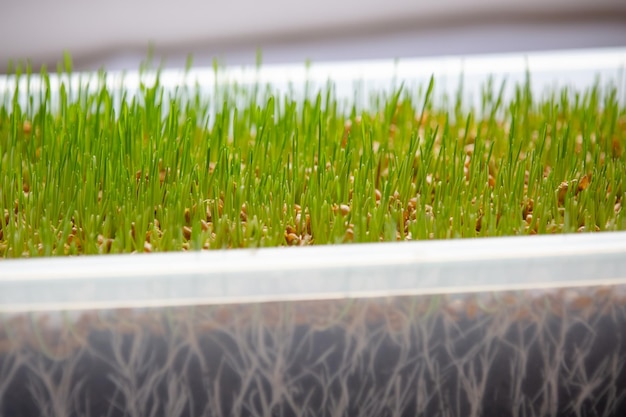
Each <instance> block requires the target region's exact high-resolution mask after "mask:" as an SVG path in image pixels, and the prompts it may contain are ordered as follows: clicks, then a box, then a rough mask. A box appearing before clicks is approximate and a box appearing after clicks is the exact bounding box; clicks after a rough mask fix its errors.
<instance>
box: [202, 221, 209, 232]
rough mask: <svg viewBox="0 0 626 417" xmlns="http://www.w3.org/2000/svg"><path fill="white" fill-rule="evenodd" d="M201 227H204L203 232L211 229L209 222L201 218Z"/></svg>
mask: <svg viewBox="0 0 626 417" xmlns="http://www.w3.org/2000/svg"><path fill="white" fill-rule="evenodd" d="M200 227H201V228H202V231H203V232H206V231H207V230H209V223H208V222H206V221H204V220H200Z"/></svg>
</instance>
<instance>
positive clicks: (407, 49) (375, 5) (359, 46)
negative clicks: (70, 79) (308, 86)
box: [0, 0, 626, 72]
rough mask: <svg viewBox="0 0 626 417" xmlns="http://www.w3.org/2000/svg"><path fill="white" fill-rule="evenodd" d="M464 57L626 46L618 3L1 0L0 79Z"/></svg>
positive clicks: (625, 15) (624, 12) (624, 1)
mask: <svg viewBox="0 0 626 417" xmlns="http://www.w3.org/2000/svg"><path fill="white" fill-rule="evenodd" d="M150 44H152V45H153V47H154V52H155V55H156V57H157V59H159V58H165V59H166V62H165V63H166V65H167V66H183V65H184V63H185V60H186V56H187V55H188V54H189V53H193V55H194V57H195V59H194V65H210V64H211V62H212V60H213V58H214V57H217V58H219V59H220V60H221V61H222V62H224V63H226V64H250V63H253V62H254V61H255V53H256V50H257V48H261V50H262V51H263V61H264V62H265V63H282V62H304V61H305V60H306V59H310V60H312V61H314V62H319V61H336V60H342V61H343V60H350V59H370V58H402V57H417V56H437V55H460V54H462V55H465V54H475V53H491V52H518V51H537V50H555V49H568V48H594V47H612V46H626V0H526V1H517V0H501V1H494V0H472V1H464V0H438V1H428V0H387V1H380V0H315V1H297V0H264V1H254V0H230V1H216V0H178V1H167V0H109V1H96V0H57V1H49V0H0V72H4V71H5V70H6V68H7V63H8V61H9V60H10V59H13V60H24V59H29V60H31V62H32V63H33V64H34V65H35V66H39V65H41V64H47V65H48V66H50V67H52V68H55V66H56V63H57V62H58V61H60V60H61V58H62V54H63V51H69V52H70V53H71V55H72V57H73V60H74V63H75V67H76V68H78V69H97V68H99V67H101V66H105V67H107V68H109V69H123V68H130V69H136V68H137V66H138V64H139V62H140V61H141V60H142V59H143V58H145V56H146V52H147V51H148V47H149V45H150Z"/></svg>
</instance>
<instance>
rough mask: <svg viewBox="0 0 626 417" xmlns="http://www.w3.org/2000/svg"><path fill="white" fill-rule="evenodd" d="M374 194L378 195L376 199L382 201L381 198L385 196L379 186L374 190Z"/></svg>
mask: <svg viewBox="0 0 626 417" xmlns="http://www.w3.org/2000/svg"><path fill="white" fill-rule="evenodd" d="M374 196H375V197H376V201H380V199H381V198H382V197H383V195H382V193H381V192H380V190H379V189H378V188H377V189H375V190H374Z"/></svg>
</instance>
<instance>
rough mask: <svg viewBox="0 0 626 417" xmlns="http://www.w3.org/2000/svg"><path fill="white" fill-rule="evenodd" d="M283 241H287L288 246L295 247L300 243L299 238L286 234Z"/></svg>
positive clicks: (293, 234) (292, 234)
mask: <svg viewBox="0 0 626 417" xmlns="http://www.w3.org/2000/svg"><path fill="white" fill-rule="evenodd" d="M285 240H286V241H287V244H288V245H297V244H298V243H300V238H299V237H298V235H296V234H295V233H287V234H286V235H285Z"/></svg>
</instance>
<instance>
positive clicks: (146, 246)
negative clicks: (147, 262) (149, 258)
mask: <svg viewBox="0 0 626 417" xmlns="http://www.w3.org/2000/svg"><path fill="white" fill-rule="evenodd" d="M143 251H144V252H148V253H150V252H152V245H151V244H150V242H143Z"/></svg>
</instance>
